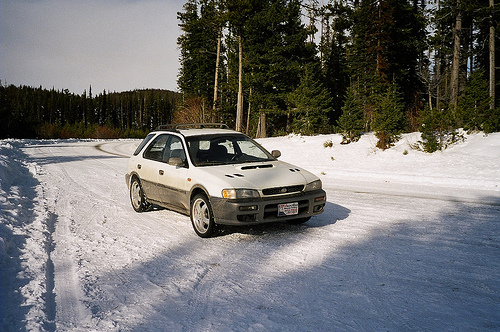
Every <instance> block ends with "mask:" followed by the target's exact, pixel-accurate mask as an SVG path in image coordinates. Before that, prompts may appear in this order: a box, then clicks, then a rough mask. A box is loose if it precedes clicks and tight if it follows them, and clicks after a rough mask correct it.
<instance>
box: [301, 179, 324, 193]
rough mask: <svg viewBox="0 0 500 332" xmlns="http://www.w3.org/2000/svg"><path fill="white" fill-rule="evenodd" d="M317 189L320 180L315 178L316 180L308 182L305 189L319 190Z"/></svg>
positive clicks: (319, 185)
mask: <svg viewBox="0 0 500 332" xmlns="http://www.w3.org/2000/svg"><path fill="white" fill-rule="evenodd" d="M319 189H321V180H316V181H313V182H310V183H308V184H307V186H306V190H305V191H313V190H319Z"/></svg>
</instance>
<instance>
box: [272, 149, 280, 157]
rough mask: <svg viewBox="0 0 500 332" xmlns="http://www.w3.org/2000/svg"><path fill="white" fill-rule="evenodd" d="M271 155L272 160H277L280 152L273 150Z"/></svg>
mask: <svg viewBox="0 0 500 332" xmlns="http://www.w3.org/2000/svg"><path fill="white" fill-rule="evenodd" d="M271 155H272V156H273V157H274V158H276V159H278V158H279V157H281V152H280V150H273V151H272V152H271Z"/></svg>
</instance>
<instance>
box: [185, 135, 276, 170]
mask: <svg viewBox="0 0 500 332" xmlns="http://www.w3.org/2000/svg"><path fill="white" fill-rule="evenodd" d="M186 142H187V145H188V150H189V155H190V157H191V160H192V162H193V164H194V165H195V166H208V165H224V164H239V163H248V162H260V161H271V160H275V159H274V158H273V156H271V155H270V154H269V152H267V151H266V150H265V149H264V148H262V147H261V146H260V145H259V144H257V143H256V142H255V141H253V140H252V139H250V138H248V137H247V136H245V135H238V134H235V135H224V136H221V135H203V136H191V137H187V138H186Z"/></svg>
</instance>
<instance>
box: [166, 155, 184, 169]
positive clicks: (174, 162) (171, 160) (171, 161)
mask: <svg viewBox="0 0 500 332" xmlns="http://www.w3.org/2000/svg"><path fill="white" fill-rule="evenodd" d="M168 164H169V165H171V166H175V167H184V166H185V164H184V161H182V159H181V158H179V157H171V158H168Z"/></svg>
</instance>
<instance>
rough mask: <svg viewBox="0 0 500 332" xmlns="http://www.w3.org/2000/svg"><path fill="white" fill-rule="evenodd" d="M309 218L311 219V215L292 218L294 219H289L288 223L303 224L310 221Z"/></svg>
mask: <svg viewBox="0 0 500 332" xmlns="http://www.w3.org/2000/svg"><path fill="white" fill-rule="evenodd" d="M309 219H311V217H305V218H299V219H292V220H288V221H287V223H288V224H290V225H300V224H303V223H305V222H308V221H309Z"/></svg>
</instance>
